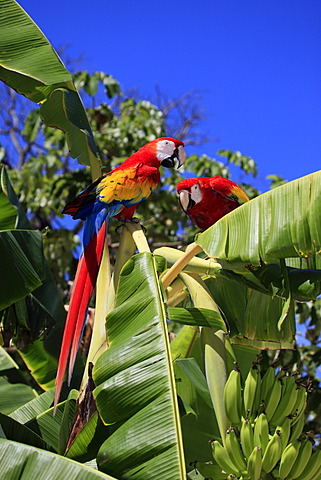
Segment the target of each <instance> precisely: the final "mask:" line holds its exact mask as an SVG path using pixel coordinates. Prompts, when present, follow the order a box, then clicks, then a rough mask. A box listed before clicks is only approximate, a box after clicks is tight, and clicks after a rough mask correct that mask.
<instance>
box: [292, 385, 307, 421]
mask: <svg viewBox="0 0 321 480" xmlns="http://www.w3.org/2000/svg"><path fill="white" fill-rule="evenodd" d="M306 403H307V392H306V389H305V388H304V387H302V386H299V387H298V393H297V401H296V404H295V406H294V408H293V410H292V412H291V414H292V415H293V417H294V418H293V420H292V425H294V424H295V423H296V422H297V421H298V419H299V416H300V415H301V414H302V412H304V410H305V407H306Z"/></svg>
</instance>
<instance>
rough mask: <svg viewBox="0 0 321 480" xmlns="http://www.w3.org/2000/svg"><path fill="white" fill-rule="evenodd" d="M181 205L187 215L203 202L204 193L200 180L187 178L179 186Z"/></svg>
mask: <svg viewBox="0 0 321 480" xmlns="http://www.w3.org/2000/svg"><path fill="white" fill-rule="evenodd" d="M177 193H178V198H179V203H180V205H181V208H182V210H183V211H184V212H185V213H188V211H189V210H190V209H191V208H193V207H194V205H196V204H197V203H199V202H201V200H202V198H203V193H202V190H201V185H200V183H199V179H198V178H187V179H185V180H182V181H181V182H179V184H178V185H177Z"/></svg>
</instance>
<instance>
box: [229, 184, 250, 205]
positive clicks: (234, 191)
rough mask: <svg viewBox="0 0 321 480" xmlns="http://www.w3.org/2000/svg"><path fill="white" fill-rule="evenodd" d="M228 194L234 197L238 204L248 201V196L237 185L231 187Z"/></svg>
mask: <svg viewBox="0 0 321 480" xmlns="http://www.w3.org/2000/svg"><path fill="white" fill-rule="evenodd" d="M228 196H229V197H230V198H233V199H235V200H236V201H237V202H238V203H239V204H243V203H246V202H248V201H249V197H248V196H247V195H246V193H245V192H244V190H242V188H240V187H239V186H238V185H236V186H235V187H234V186H233V187H232V188H231V193H230V194H229V195H228Z"/></svg>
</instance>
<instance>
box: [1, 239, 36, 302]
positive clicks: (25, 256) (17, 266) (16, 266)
mask: <svg viewBox="0 0 321 480" xmlns="http://www.w3.org/2000/svg"><path fill="white" fill-rule="evenodd" d="M0 251H1V275H0V292H1V293H0V310H3V309H4V308H6V307H8V306H9V305H11V304H12V303H14V302H16V301H17V300H19V299H20V298H23V297H24V296H26V295H27V294H28V293H30V292H32V291H33V290H35V289H36V288H37V287H39V286H40V285H41V284H42V280H43V279H44V277H45V268H44V257H43V250H42V238H41V234H40V233H39V232H37V231H35V230H6V231H2V232H0Z"/></svg>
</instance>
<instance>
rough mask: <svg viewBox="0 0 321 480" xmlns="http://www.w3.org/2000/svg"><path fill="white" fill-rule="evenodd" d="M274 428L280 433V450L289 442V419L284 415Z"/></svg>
mask: <svg viewBox="0 0 321 480" xmlns="http://www.w3.org/2000/svg"><path fill="white" fill-rule="evenodd" d="M275 430H279V432H280V434H281V443H282V450H284V449H285V447H286V446H287V444H288V442H289V438H290V433H291V419H290V418H289V417H286V418H285V419H284V420H283V422H282V423H281V424H280V425H278V426H277V427H276V429H275Z"/></svg>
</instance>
